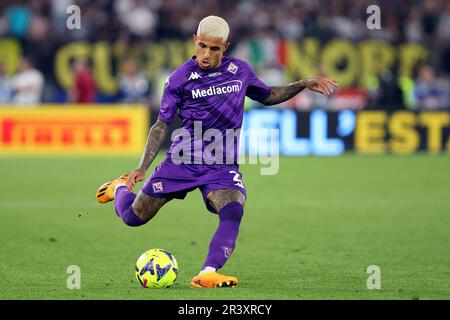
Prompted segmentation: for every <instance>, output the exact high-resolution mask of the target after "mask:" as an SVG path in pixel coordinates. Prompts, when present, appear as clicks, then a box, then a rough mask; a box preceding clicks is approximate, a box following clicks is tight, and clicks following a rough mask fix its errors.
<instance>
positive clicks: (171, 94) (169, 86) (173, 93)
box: [158, 76, 181, 123]
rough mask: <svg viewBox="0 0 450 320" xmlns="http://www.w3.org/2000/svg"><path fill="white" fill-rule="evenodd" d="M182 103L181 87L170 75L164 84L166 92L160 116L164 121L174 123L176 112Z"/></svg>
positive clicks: (162, 99)
mask: <svg viewBox="0 0 450 320" xmlns="http://www.w3.org/2000/svg"><path fill="white" fill-rule="evenodd" d="M180 105H181V94H180V87H179V85H177V84H176V83H175V81H171V80H170V76H169V78H167V80H166V83H165V84H164V92H163V95H162V98H161V106H160V108H159V115H158V118H159V119H161V120H162V121H164V122H167V123H172V121H173V118H174V116H175V113H176V112H177V109H178V108H179V106H180Z"/></svg>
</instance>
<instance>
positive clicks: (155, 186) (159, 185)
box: [152, 181, 164, 192]
mask: <svg viewBox="0 0 450 320" xmlns="http://www.w3.org/2000/svg"><path fill="white" fill-rule="evenodd" d="M152 187H153V192H161V191H164V188H163V184H162V182H161V181H158V182H154V183H153V184H152Z"/></svg>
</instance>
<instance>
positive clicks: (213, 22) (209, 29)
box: [197, 16, 230, 42]
mask: <svg viewBox="0 0 450 320" xmlns="http://www.w3.org/2000/svg"><path fill="white" fill-rule="evenodd" d="M229 33H230V27H229V26H228V23H227V22H226V21H225V20H224V19H222V18H221V17H218V16H208V17H206V18H203V19H202V21H200V23H199V24H198V29H197V36H199V35H200V34H206V35H208V36H210V37H218V38H222V40H223V42H227V40H228V34H229Z"/></svg>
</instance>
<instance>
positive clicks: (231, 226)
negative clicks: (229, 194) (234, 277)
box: [202, 202, 244, 270]
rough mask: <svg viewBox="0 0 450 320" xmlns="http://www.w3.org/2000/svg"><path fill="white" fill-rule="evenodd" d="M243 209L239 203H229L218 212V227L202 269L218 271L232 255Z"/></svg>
mask: <svg viewBox="0 0 450 320" xmlns="http://www.w3.org/2000/svg"><path fill="white" fill-rule="evenodd" d="M243 214H244V208H243V207H242V205H241V204H240V203H239V202H230V203H229V204H227V205H226V206H224V207H223V208H222V209H221V210H220V211H219V219H220V221H219V227H218V228H217V231H216V233H215V234H214V236H213V238H212V240H211V243H210V244H209V252H208V256H207V257H206V260H205V263H204V264H203V267H202V269H204V268H205V267H213V268H215V269H216V270H217V269H220V268H221V267H222V266H223V265H224V264H225V262H227V260H228V258H229V257H230V255H231V254H232V253H233V250H234V247H235V245H236V239H237V236H238V233H239V225H240V224H241V219H242V216H243Z"/></svg>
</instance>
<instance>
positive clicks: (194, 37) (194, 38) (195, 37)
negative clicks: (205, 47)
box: [192, 33, 197, 46]
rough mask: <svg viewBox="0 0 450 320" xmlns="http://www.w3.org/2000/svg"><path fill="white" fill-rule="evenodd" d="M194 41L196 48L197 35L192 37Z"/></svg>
mask: <svg viewBox="0 0 450 320" xmlns="http://www.w3.org/2000/svg"><path fill="white" fill-rule="evenodd" d="M192 40H194V46H195V41H196V40H197V35H196V34H195V33H194V34H193V35H192Z"/></svg>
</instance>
